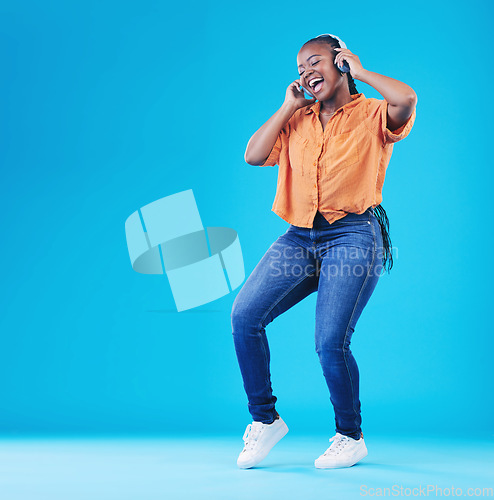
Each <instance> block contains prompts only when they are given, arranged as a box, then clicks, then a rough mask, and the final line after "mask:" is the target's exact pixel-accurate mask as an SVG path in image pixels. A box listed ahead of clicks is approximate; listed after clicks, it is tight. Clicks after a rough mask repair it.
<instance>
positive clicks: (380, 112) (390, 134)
mask: <svg viewBox="0 0 494 500" xmlns="http://www.w3.org/2000/svg"><path fill="white" fill-rule="evenodd" d="M378 103H379V105H378V106H377V107H374V109H371V110H370V112H369V116H368V119H367V124H368V128H369V129H370V131H371V132H373V133H374V134H376V135H379V136H380V137H381V138H382V140H383V144H390V143H394V142H398V141H401V140H402V139H404V138H405V137H406V136H407V135H408V134H409V133H410V130H412V127H413V124H414V122H415V116H416V114H417V112H416V108H414V109H413V112H412V114H411V115H410V117H409V118H408V120H407V121H406V122H405V123H404V124H403V125H402V126H401V127H400V128H398V129H396V130H389V128H388V127H387V122H388V116H387V115H388V101H386V99H383V100H380V101H378Z"/></svg>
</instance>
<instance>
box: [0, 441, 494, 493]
mask: <svg viewBox="0 0 494 500" xmlns="http://www.w3.org/2000/svg"><path fill="white" fill-rule="evenodd" d="M329 437H331V436H314V435H310V436H306V437H305V436H301V435H291V434H290V432H289V433H288V434H287V435H286V436H285V437H284V438H283V439H282V440H281V441H280V442H279V443H278V444H277V445H276V446H275V447H274V448H273V449H272V450H271V453H270V454H269V455H268V457H267V458H266V459H264V461H263V462H261V463H260V464H259V465H258V466H257V467H255V468H253V469H245V470H241V469H238V468H237V465H236V459H237V456H238V454H239V453H240V451H241V449H242V446H243V441H242V436H241V435H239V436H233V437H232V436H228V437H218V438H214V437H213V436H208V437H186V438H183V439H182V438H178V437H172V438H167V437H145V438H129V437H125V438H106V437H105V438H88V437H84V438H82V437H79V438H50V439H49V438H20V439H17V438H16V439H14V438H1V439H0V498H1V499H2V500H20V499H22V500H26V499H29V500H31V499H32V500H45V499H46V500H59V499H60V500H61V499H63V500H78V499H91V500H98V499H102V500H103V499H104V500H126V499H129V500H130V499H133V500H134V499H143V500H154V499H161V500H165V499H166V500H175V499H176V500H180V499H184V500H185V499H187V500H188V499H213V500H216V499H230V500H236V499H249V500H252V499H255V500H262V499H273V498H276V499H279V500H285V499H292V498H293V499H304V500H305V499H309V500H310V499H317V500H319V499H321V500H322V499H329V498H335V499H343V500H346V499H353V498H371V497H372V498H374V497H377V496H387V497H400V494H401V497H420V496H422V497H427V496H428V497H430V498H431V497H432V498H435V497H439V496H443V497H444V496H449V497H454V496H460V495H463V496H465V497H467V496H477V497H478V496H481V497H489V496H491V497H492V496H494V493H493V487H494V441H493V440H492V439H490V440H485V441H484V440H481V439H475V440H469V439H467V437H468V436H465V435H458V436H456V435H453V436H450V437H449V438H448V439H439V438H417V437H412V436H410V437H403V436H400V437H399V438H394V439H392V438H390V437H389V436H387V437H382V436H372V435H371V434H367V435H365V440H366V444H367V448H368V450H369V455H368V456H367V457H366V458H364V459H363V460H362V461H361V462H360V463H359V464H357V465H355V466H354V467H351V468H347V469H332V470H329V469H328V470H319V469H315V468H314V459H315V458H317V457H318V456H319V455H320V454H321V453H323V452H324V451H325V450H326V448H327V447H328V446H329V441H328V439H329ZM420 487H422V492H421V491H420V490H419V488H420ZM379 488H380V490H379ZM384 488H388V490H384ZM407 488H409V489H407ZM414 488H416V489H415V490H414ZM428 488H429V492H428V495H427V489H428ZM452 488H453V489H454V491H452ZM469 488H473V490H469ZM482 488H490V490H484V491H482ZM460 489H461V490H460ZM441 493H442V495H441Z"/></svg>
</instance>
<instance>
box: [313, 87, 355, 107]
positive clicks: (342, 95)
mask: <svg viewBox="0 0 494 500" xmlns="http://www.w3.org/2000/svg"><path fill="white" fill-rule="evenodd" d="M345 87H346V88H343V89H342V90H341V91H340V92H338V93H336V94H335V95H332V96H331V97H329V98H328V99H324V101H321V108H320V109H319V111H322V112H323V113H324V114H331V113H334V112H336V110H337V109H338V108H341V106H343V105H345V104H347V103H349V102H352V100H353V99H352V97H351V95H350V90H349V89H348V87H347V86H346V85H345Z"/></svg>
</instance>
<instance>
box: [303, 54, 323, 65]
mask: <svg viewBox="0 0 494 500" xmlns="http://www.w3.org/2000/svg"><path fill="white" fill-rule="evenodd" d="M316 56H319V57H321V54H312V55H311V56H309V57H308V58H307V61H308V60H309V59H310V58H311V57H316ZM300 66H302V65H301V64H299V65H298V66H297V68H300Z"/></svg>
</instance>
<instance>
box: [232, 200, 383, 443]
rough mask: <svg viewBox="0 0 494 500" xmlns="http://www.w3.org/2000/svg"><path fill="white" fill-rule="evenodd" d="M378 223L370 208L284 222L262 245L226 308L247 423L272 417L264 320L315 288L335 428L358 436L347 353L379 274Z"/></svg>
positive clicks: (354, 381) (355, 389)
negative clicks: (303, 223) (333, 217)
mask: <svg viewBox="0 0 494 500" xmlns="http://www.w3.org/2000/svg"><path fill="white" fill-rule="evenodd" d="M382 252H383V240H382V235H381V226H380V225H379V222H378V220H377V218H376V216H375V214H374V211H373V209H372V207H369V208H368V209H367V210H366V211H365V212H364V213H363V214H355V213H349V214H347V215H346V216H345V217H343V218H342V219H340V220H338V221H336V222H333V223H332V224H329V222H328V221H327V220H326V219H325V218H324V217H323V216H322V215H321V214H320V213H319V212H317V214H316V216H315V218H314V222H313V227H312V228H304V227H299V226H294V225H292V224H291V225H290V226H289V228H288V229H287V231H286V232H285V233H284V234H282V235H281V236H280V237H278V239H277V240H276V241H275V242H274V243H273V244H272V245H271V246H270V247H269V248H268V250H267V251H266V253H265V254H264V256H263V257H262V259H261V260H260V261H259V263H258V264H257V266H256V267H255V268H254V270H253V271H252V273H251V275H250V276H249V277H248V279H247V280H246V281H245V283H244V285H243V286H242V288H241V290H240V291H239V293H238V294H237V296H236V298H235V301H234V303H233V307H232V314H231V322H232V333H233V339H234V345H235V351H236V354H237V359H238V363H239V365H240V371H241V374H242V378H243V384H244V389H245V392H246V394H247V399H248V408H249V412H250V414H251V415H252V418H253V420H254V421H258V422H263V423H265V424H268V423H271V422H273V421H274V419H275V418H276V417H277V415H278V412H277V411H276V409H275V403H276V401H277V398H276V396H274V395H273V391H272V387H271V374H270V368H269V365H270V351H269V346H268V341H267V337H266V331H265V328H266V325H268V324H269V323H270V322H271V321H273V320H274V318H276V317H277V316H278V315H280V314H282V313H283V312H285V311H287V310H288V309H290V307H292V306H294V305H295V304H297V303H298V302H299V301H301V300H302V299H304V298H305V297H307V296H308V295H310V294H311V293H313V292H315V291H317V292H318V293H317V301H316V319H315V347H316V352H317V354H318V357H319V360H320V362H321V366H322V372H323V375H324V377H325V379H326V383H327V386H328V389H329V393H330V400H331V403H332V405H333V408H334V414H335V422H336V431H337V432H339V433H341V434H344V435H347V436H350V437H353V438H355V439H358V438H359V437H360V433H361V428H360V425H361V422H362V419H361V415H360V400H359V372H358V368H357V363H356V361H355V358H354V357H353V354H352V351H351V350H350V341H351V338H352V334H353V332H354V329H355V325H356V323H357V321H358V319H359V317H360V315H361V313H362V310H363V309H364V307H365V305H366V304H367V302H368V300H369V298H370V296H371V295H372V292H373V291H374V288H375V287H376V285H377V281H378V280H379V276H380V275H381V272H382Z"/></svg>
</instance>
